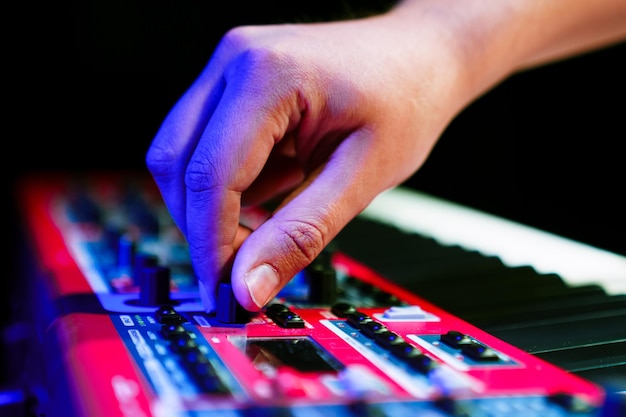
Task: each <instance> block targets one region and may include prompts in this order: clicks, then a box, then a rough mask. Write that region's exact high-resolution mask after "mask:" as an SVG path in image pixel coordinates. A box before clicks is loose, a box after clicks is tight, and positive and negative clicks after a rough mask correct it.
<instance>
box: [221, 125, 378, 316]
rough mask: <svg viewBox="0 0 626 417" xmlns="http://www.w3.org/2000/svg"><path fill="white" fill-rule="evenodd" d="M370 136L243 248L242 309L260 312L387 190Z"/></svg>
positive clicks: (350, 145) (238, 273) (236, 277)
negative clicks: (372, 163)
mask: <svg viewBox="0 0 626 417" xmlns="http://www.w3.org/2000/svg"><path fill="white" fill-rule="evenodd" d="M366 136H369V134H368V133H366V132H356V133H353V134H352V135H350V137H349V138H347V139H346V140H344V141H343V142H342V143H341V144H340V145H339V147H338V148H337V149H336V150H335V152H334V153H333V154H332V156H331V157H330V159H329V160H328V162H327V163H326V164H324V165H321V166H319V167H318V169H317V170H316V171H314V172H312V173H311V175H310V176H308V177H307V180H306V181H305V182H303V183H302V184H301V185H300V186H299V187H298V188H297V189H296V190H295V191H294V192H293V193H292V194H291V196H290V197H289V200H288V201H287V202H286V203H285V204H284V205H283V206H282V207H281V208H280V209H279V210H277V211H276V212H275V213H274V214H273V215H272V217H271V218H270V219H268V220H267V221H266V222H265V223H263V224H262V225H261V226H260V227H259V228H257V229H256V230H255V231H254V232H253V233H252V234H251V235H250V236H249V237H248V238H247V239H246V240H245V242H244V243H243V245H242V246H241V248H240V249H239V251H238V253H237V258H236V259H235V261H234V265H233V269H232V278H231V279H232V284H233V290H234V292H235V296H236V297H237V300H238V301H239V302H240V304H241V305H242V306H243V307H244V308H246V309H248V310H250V311H257V310H259V309H260V308H262V307H263V306H264V305H265V304H266V303H267V302H269V301H270V300H271V299H272V298H273V297H274V296H275V295H276V294H277V293H278V292H279V291H280V289H281V288H282V287H284V286H285V285H286V284H287V282H288V281H289V280H290V279H291V278H293V276H294V275H295V274H296V273H297V272H299V271H300V270H302V269H303V268H304V267H306V266H307V265H308V264H309V263H310V262H311V261H313V260H314V259H315V257H317V256H318V255H319V253H320V252H321V251H322V250H323V248H324V247H325V246H326V245H328V243H329V242H330V241H331V240H332V239H333V238H334V237H335V236H336V235H337V233H338V232H339V231H340V230H341V229H342V228H343V227H344V226H345V225H346V224H347V223H348V222H349V221H350V220H351V219H352V218H353V217H354V216H356V215H357V214H358V213H359V212H360V211H361V210H362V209H363V208H365V206H366V205H367V204H368V203H369V202H370V201H371V200H372V198H373V197H374V196H375V195H377V194H378V193H379V192H380V191H382V190H383V189H384V188H385V187H386V180H378V179H376V178H375V176H376V174H375V172H376V171H375V170H372V171H368V170H366V169H363V166H362V165H361V164H362V163H364V162H366V161H367V160H368V159H370V154H371V150H370V149H368V148H369V145H368V142H369V141H370V139H369V138H367V137H366Z"/></svg>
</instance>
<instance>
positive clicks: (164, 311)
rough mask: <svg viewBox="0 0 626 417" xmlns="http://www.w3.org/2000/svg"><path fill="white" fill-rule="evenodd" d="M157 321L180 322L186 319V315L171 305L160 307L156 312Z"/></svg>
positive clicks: (166, 322)
mask: <svg viewBox="0 0 626 417" xmlns="http://www.w3.org/2000/svg"><path fill="white" fill-rule="evenodd" d="M154 317H155V318H156V321H157V322H159V323H161V324H180V323H183V322H184V321H185V319H184V317H183V316H181V315H180V314H178V312H176V310H174V308H173V307H172V306H170V305H163V306H161V307H159V308H158V309H157V311H156V313H155V314H154Z"/></svg>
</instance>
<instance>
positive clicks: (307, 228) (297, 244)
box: [281, 220, 327, 264]
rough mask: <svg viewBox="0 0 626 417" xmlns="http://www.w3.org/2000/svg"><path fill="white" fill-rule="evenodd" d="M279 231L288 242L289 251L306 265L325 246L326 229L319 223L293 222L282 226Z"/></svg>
mask: <svg viewBox="0 0 626 417" xmlns="http://www.w3.org/2000/svg"><path fill="white" fill-rule="evenodd" d="M281 231H282V233H283V234H284V235H285V236H286V237H287V238H288V240H289V243H290V246H289V249H290V250H295V253H296V254H297V255H296V256H299V257H302V258H303V260H304V261H305V262H304V263H306V264H309V263H311V262H312V261H313V260H314V259H315V258H316V257H317V255H318V254H319V253H320V252H321V251H322V249H323V248H324V246H325V236H327V232H326V227H325V226H324V225H323V224H322V223H321V222H319V221H303V220H293V221H290V222H288V223H287V224H285V225H284V226H282V230H281ZM297 263H300V262H297Z"/></svg>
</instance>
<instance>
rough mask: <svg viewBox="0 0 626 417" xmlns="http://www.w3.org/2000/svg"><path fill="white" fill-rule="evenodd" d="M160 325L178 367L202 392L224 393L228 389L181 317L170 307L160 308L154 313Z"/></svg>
mask: <svg viewBox="0 0 626 417" xmlns="http://www.w3.org/2000/svg"><path fill="white" fill-rule="evenodd" d="M155 318H156V320H157V321H158V322H159V323H161V332H160V333H161V336H162V337H163V338H164V339H165V340H167V341H168V348H169V349H170V351H171V352H172V353H174V354H176V356H177V357H178V359H179V363H180V365H181V366H182V367H183V368H184V369H185V370H186V371H187V373H188V375H189V376H190V378H191V379H192V380H193V381H194V382H195V383H196V384H197V385H198V387H199V388H200V389H201V390H202V391H203V392H208V393H226V392H228V389H227V388H226V387H225V386H224V384H223V383H222V381H221V380H220V378H219V377H218V375H217V373H216V371H215V368H214V367H213V364H212V363H211V362H210V361H209V359H208V358H207V356H206V355H205V354H204V352H202V349H201V348H200V345H198V343H197V341H196V335H195V333H193V332H190V331H187V329H186V328H185V327H184V326H183V323H184V322H185V321H186V320H185V319H184V317H183V316H181V315H180V314H179V313H178V312H176V311H175V310H174V309H173V308H172V307H170V306H162V307H160V308H159V309H158V310H157V311H156V313H155Z"/></svg>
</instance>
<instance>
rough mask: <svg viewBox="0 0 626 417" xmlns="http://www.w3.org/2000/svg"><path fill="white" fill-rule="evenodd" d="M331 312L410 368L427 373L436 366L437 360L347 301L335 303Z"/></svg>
mask: <svg viewBox="0 0 626 417" xmlns="http://www.w3.org/2000/svg"><path fill="white" fill-rule="evenodd" d="M331 312H332V313H333V314H334V315H336V316H337V317H339V318H345V319H346V323H348V324H349V325H350V326H352V327H353V328H355V329H357V330H359V331H360V332H361V334H363V335H364V336H365V337H367V338H369V339H371V340H373V341H374V342H375V343H377V344H378V345H379V346H381V347H383V348H385V349H387V350H388V351H389V352H390V353H391V354H392V355H394V356H395V357H397V358H398V359H400V360H402V361H403V362H404V363H406V364H407V365H409V366H410V367H411V368H412V369H415V370H416V371H418V372H420V373H423V374H428V373H429V372H430V371H432V370H433V369H435V368H436V367H437V362H436V361H434V360H433V359H432V358H430V357H429V356H427V355H425V354H424V353H422V351H421V350H420V349H418V348H417V347H415V346H413V345H412V344H410V343H408V342H407V341H406V340H404V338H402V336H400V335H399V334H397V333H395V332H393V331H391V330H389V329H388V328H387V327H386V326H385V325H384V324H382V323H381V322H379V321H376V320H374V319H372V318H371V317H370V316H369V315H367V314H365V313H363V312H361V311H358V310H356V309H355V308H354V306H352V305H350V304H348V303H337V304H335V305H334V306H333V307H332V309H331Z"/></svg>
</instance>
